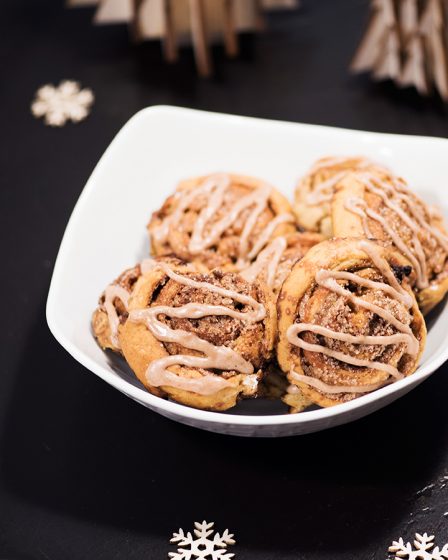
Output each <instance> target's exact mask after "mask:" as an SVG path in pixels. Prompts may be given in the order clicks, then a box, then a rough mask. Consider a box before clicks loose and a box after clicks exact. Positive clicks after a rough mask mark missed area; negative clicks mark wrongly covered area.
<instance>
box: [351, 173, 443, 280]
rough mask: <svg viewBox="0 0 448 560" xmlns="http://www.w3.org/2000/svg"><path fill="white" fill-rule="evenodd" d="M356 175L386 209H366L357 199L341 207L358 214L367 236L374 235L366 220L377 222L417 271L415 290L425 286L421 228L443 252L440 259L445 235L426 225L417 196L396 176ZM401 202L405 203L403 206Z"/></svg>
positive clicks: (425, 261)
mask: <svg viewBox="0 0 448 560" xmlns="http://www.w3.org/2000/svg"><path fill="white" fill-rule="evenodd" d="M356 177H357V178H358V179H359V180H360V181H362V183H363V185H364V187H365V189H366V191H367V192H368V193H371V194H373V195H375V196H376V197H378V198H379V199H380V201H381V202H382V204H383V205H384V207H385V208H386V209H387V210H388V211H389V212H388V214H383V213H380V212H378V211H376V210H374V209H373V208H370V207H369V205H368V204H367V203H366V201H365V200H363V199H361V198H350V199H348V200H346V202H345V208H346V209H347V210H349V211H350V212H353V213H354V214H357V215H358V216H360V218H361V219H362V224H363V228H364V233H365V235H366V236H367V237H369V238H373V237H375V236H374V235H373V234H372V231H371V229H370V227H369V223H368V219H370V220H372V221H373V222H376V223H377V224H379V225H380V226H381V228H382V229H383V231H384V232H385V233H386V235H387V236H388V237H389V238H390V240H391V241H392V242H393V243H394V245H395V246H396V247H397V248H398V249H399V250H400V251H401V252H402V253H403V255H405V256H406V257H407V259H408V260H409V262H410V263H411V264H412V266H413V267H414V269H415V271H416V274H417V287H418V288H419V289H424V288H427V287H428V285H429V280H428V267H427V260H428V257H427V255H426V253H425V249H424V247H423V244H422V241H421V240H420V235H421V233H422V229H423V230H424V231H425V232H426V234H427V235H428V236H429V237H430V238H432V239H433V240H434V241H435V242H436V244H437V245H439V247H440V248H441V249H442V250H443V251H444V253H445V256H444V259H445V258H446V253H447V252H448V237H447V236H446V235H444V234H443V233H442V232H441V231H439V230H438V229H437V228H436V227H434V226H432V225H431V224H430V222H429V219H430V216H427V215H426V214H425V212H424V211H423V209H422V208H421V207H420V206H422V205H419V201H418V199H417V197H415V196H413V195H412V196H411V194H410V193H409V192H408V191H407V189H406V186H405V185H404V184H403V183H402V182H401V181H399V180H398V179H394V178H391V181H390V183H389V182H386V181H383V180H381V179H380V178H378V177H375V176H374V175H372V174H370V173H356ZM375 183H377V184H378V185H379V186H377V185H376V184H375ZM402 205H404V206H405V209H404V208H403V206H402ZM406 230H407V231H406ZM405 234H406V235H405Z"/></svg>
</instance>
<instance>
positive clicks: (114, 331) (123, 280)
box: [92, 257, 195, 353]
mask: <svg viewBox="0 0 448 560" xmlns="http://www.w3.org/2000/svg"><path fill="white" fill-rule="evenodd" d="M157 260H160V261H162V262H165V263H166V264H169V265H171V266H173V267H175V268H177V269H179V270H184V269H186V270H195V267H193V266H192V265H190V264H187V263H184V262H183V261H181V260H179V259H177V258H173V257H160V258H159V259H156V261H157ZM141 274H142V270H141V266H140V264H137V265H136V266H134V267H133V268H128V269H127V270H125V271H124V272H122V273H121V274H120V276H119V277H118V278H117V279H116V280H114V281H113V282H112V283H111V284H109V285H108V286H107V287H106V289H105V290H104V292H103V293H102V294H101V296H100V299H99V301H98V307H97V308H96V309H95V311H94V312H93V315H92V330H93V334H94V336H95V338H96V340H97V342H98V344H99V345H100V346H101V348H102V349H103V350H106V349H109V350H113V351H114V352H119V353H121V346H120V342H119V338H118V332H119V331H120V329H121V327H122V325H123V323H124V322H125V321H126V319H127V316H128V304H129V298H130V296H131V293H132V290H133V289H134V286H135V283H136V282H137V280H138V279H139V278H140V276H141Z"/></svg>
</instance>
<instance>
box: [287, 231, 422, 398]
mask: <svg viewBox="0 0 448 560" xmlns="http://www.w3.org/2000/svg"><path fill="white" fill-rule="evenodd" d="M410 273H411V267H410V266H409V264H408V261H407V260H406V259H405V258H404V257H403V256H402V255H400V254H399V253H398V252H397V251H395V250H394V249H393V248H391V247H383V246H381V245H379V244H376V243H375V242H373V241H369V240H363V239H332V240H328V241H324V242H322V243H320V244H319V245H316V246H315V247H313V248H311V249H310V250H309V251H308V253H307V254H306V255H305V257H304V258H303V259H302V260H301V261H300V262H298V263H297V264H296V265H295V266H294V268H293V270H292V272H291V274H290V275H289V277H288V278H287V279H286V281H285V283H284V284H283V288H282V290H281V293H280V296H279V302H278V314H279V343H278V352H277V357H278V361H279V364H280V366H281V368H282V370H283V371H284V372H285V373H287V376H288V379H289V381H290V382H291V384H292V389H291V390H290V394H291V395H294V394H296V396H297V398H298V399H301V400H302V404H301V407H302V408H303V406H304V404H306V400H307V401H308V403H314V404H318V405H320V406H331V405H334V404H338V403H342V402H345V401H348V400H351V399H353V398H355V397H357V396H359V395H360V394H363V393H369V392H371V391H373V390H375V389H378V388H379V387H382V386H383V385H385V384H388V383H391V382H394V381H396V380H398V379H402V378H403V377H405V376H407V375H410V374H411V373H413V372H414V371H415V369H416V367H417V365H418V362H419V359H420V357H421V354H422V352H423V348H424V345H425V338H426V327H425V322H424V319H423V317H422V315H421V312H420V310H419V308H418V306H417V302H416V299H415V296H414V294H413V292H412V289H411V287H410V284H409V280H408V277H409V275H410ZM291 391H292V392H291Z"/></svg>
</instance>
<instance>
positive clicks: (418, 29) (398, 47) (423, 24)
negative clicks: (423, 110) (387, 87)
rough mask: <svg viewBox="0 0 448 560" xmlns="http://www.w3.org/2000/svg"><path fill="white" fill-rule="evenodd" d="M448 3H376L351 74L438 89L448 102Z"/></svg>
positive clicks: (422, 90) (441, 0)
mask: <svg viewBox="0 0 448 560" xmlns="http://www.w3.org/2000/svg"><path fill="white" fill-rule="evenodd" d="M445 2H446V0H371V18H370V23H369V25H368V27H367V30H366V33H365V35H364V37H363V39H362V41H361V43H360V45H359V47H358V49H357V51H356V53H355V56H354V58H353V61H352V63H351V71H352V72H371V74H372V77H373V78H374V79H376V80H384V79H391V80H393V81H394V82H395V83H396V84H397V85H399V86H401V87H409V86H412V87H415V88H416V89H417V91H418V92H419V93H420V94H422V95H427V94H429V93H430V92H431V91H432V90H433V89H435V90H437V91H438V92H439V94H440V96H441V97H442V99H444V100H445V101H448V70H447V49H448V44H447V34H446V6H445Z"/></svg>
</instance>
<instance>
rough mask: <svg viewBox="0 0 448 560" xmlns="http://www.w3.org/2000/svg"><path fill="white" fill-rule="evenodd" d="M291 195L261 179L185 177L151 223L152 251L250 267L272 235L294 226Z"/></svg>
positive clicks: (210, 265) (227, 266) (211, 264)
mask: <svg viewBox="0 0 448 560" xmlns="http://www.w3.org/2000/svg"><path fill="white" fill-rule="evenodd" d="M294 221H295V220H294V216H293V214H292V208H291V205H290V204H289V202H288V200H287V199H286V198H285V197H284V196H283V195H281V194H280V193H279V192H278V191H277V190H276V189H275V188H273V187H272V186H271V185H268V184H267V183H265V182H263V181H260V180H259V179H253V178H251V177H244V176H241V175H230V174H227V173H217V174H214V175H208V176H206V177H199V178H195V179H189V180H186V181H182V182H181V183H180V184H179V186H178V188H177V190H176V192H175V193H174V194H173V195H172V196H170V197H169V198H168V199H167V200H166V201H165V203H164V204H163V206H162V208H161V209H160V210H158V211H157V212H154V214H153V215H152V218H151V220H150V222H149V224H148V231H149V234H150V239H151V246H152V250H153V254H154V255H165V254H170V253H172V254H174V255H176V256H177V257H179V258H181V259H184V260H187V261H191V262H200V263H202V264H205V265H206V266H207V267H208V269H210V270H211V269H213V268H216V267H220V268H225V269H226V270H242V269H243V268H247V267H248V266H249V265H250V264H251V263H252V262H253V261H254V260H255V259H256V258H257V256H258V254H259V253H260V251H262V249H263V248H264V247H265V246H266V244H267V243H268V242H269V241H270V240H271V239H273V238H275V237H278V236H280V235H287V234H289V233H293V232H294V231H295V229H296V228H295V225H294Z"/></svg>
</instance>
